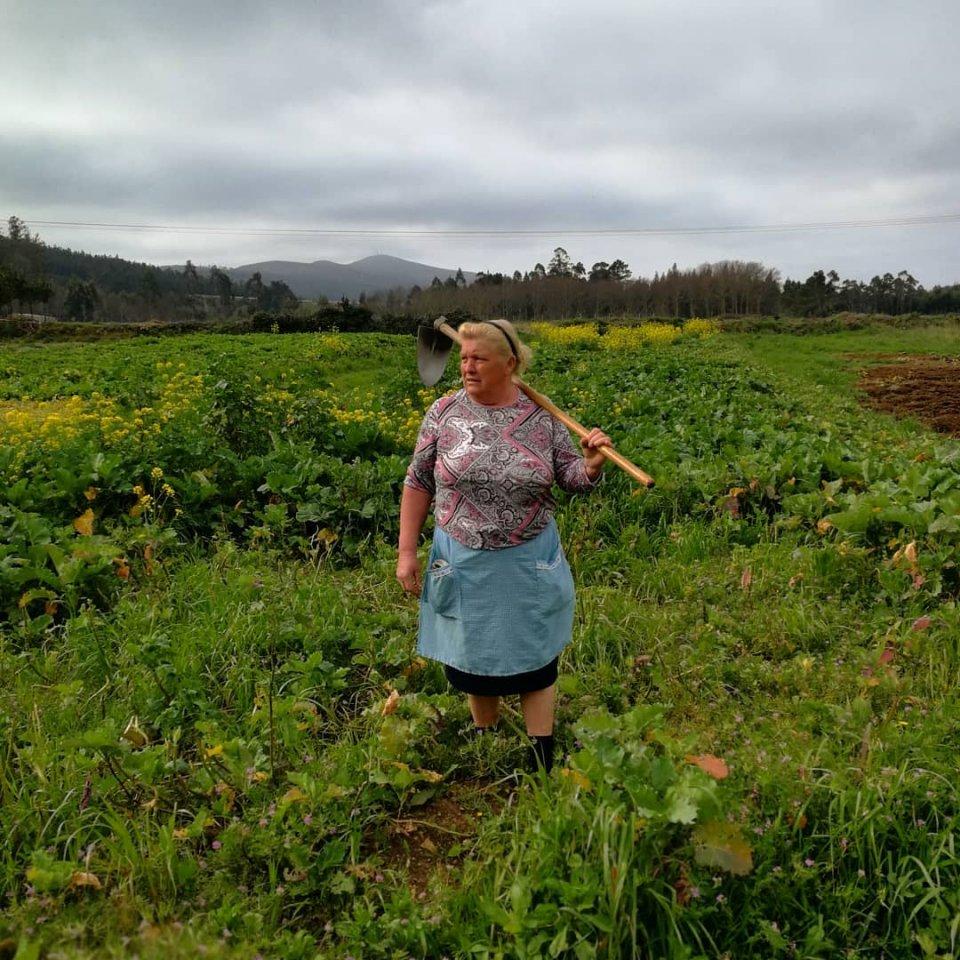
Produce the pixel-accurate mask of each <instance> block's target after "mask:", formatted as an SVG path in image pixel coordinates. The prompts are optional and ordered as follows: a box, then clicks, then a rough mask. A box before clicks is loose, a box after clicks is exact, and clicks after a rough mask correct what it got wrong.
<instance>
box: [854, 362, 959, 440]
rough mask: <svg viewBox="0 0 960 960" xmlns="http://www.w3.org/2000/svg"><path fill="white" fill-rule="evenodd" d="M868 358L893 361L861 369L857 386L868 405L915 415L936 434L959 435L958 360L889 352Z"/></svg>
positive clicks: (895, 413) (906, 414) (905, 414)
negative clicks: (891, 353)
mask: <svg viewBox="0 0 960 960" xmlns="http://www.w3.org/2000/svg"><path fill="white" fill-rule="evenodd" d="M850 359H858V360H861V359H866V357H864V356H863V355H858V356H856V357H853V356H851V357H850ZM871 359H874V360H895V361H896V362H894V363H879V364H877V365H874V366H869V367H866V368H865V369H864V370H863V371H862V372H861V375H860V381H859V383H858V384H857V386H858V388H859V389H860V390H861V391H862V392H863V394H864V402H865V403H866V404H867V405H868V406H870V407H872V408H873V409H874V410H882V411H884V412H885V413H892V414H894V415H896V416H901V417H916V418H917V419H918V420H922V421H923V422H924V423H925V424H926V425H927V426H928V427H932V428H933V429H934V430H936V431H937V432H938V433H945V434H949V435H950V436H954V437H960V359H958V358H955V357H931V356H894V355H890V354H874V355H873V357H872V358H871Z"/></svg>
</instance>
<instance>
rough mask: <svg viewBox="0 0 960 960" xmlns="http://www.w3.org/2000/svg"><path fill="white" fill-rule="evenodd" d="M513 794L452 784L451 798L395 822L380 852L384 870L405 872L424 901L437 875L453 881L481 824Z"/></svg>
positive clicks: (477, 784)
mask: <svg viewBox="0 0 960 960" xmlns="http://www.w3.org/2000/svg"><path fill="white" fill-rule="evenodd" d="M510 789H511V788H510V787H508V786H506V785H504V784H502V783H499V784H492V783H490V782H489V781H483V780H467V781H461V782H459V783H453V784H451V787H450V790H449V791H448V792H447V793H445V794H443V795H442V796H440V797H437V798H436V799H435V800H432V801H431V802H430V803H427V804H424V805H423V806H422V807H415V808H412V809H411V810H410V811H409V813H408V814H407V815H405V816H401V817H398V818H397V819H396V820H394V821H392V822H391V823H390V825H389V827H388V830H387V837H386V844H385V845H381V846H380V847H379V850H378V852H379V854H380V856H381V857H382V859H383V862H384V866H385V867H387V868H388V869H392V870H401V871H403V872H405V873H406V874H407V882H408V883H409V885H410V889H411V890H412V891H413V894H414V896H416V897H418V898H419V899H421V900H422V899H424V898H425V897H426V895H427V890H428V887H429V885H430V880H431V878H433V877H434V875H435V874H437V873H438V872H440V873H441V875H442V879H443V882H445V883H448V882H451V874H452V873H453V871H454V870H455V869H456V868H457V867H459V866H460V864H461V863H462V862H463V860H464V858H465V857H466V856H467V855H468V854H469V853H470V852H471V850H472V848H473V845H474V840H475V838H476V833H477V827H478V826H479V824H480V822H481V820H482V819H483V818H484V817H485V816H489V815H491V814H496V813H498V812H499V811H500V810H501V809H502V807H503V805H504V803H505V802H506V801H507V800H508V798H509V794H510Z"/></svg>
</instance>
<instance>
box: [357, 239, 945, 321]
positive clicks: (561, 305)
mask: <svg viewBox="0 0 960 960" xmlns="http://www.w3.org/2000/svg"><path fill="white" fill-rule="evenodd" d="M462 277H463V274H462V272H460V271H458V275H457V276H456V277H450V278H448V279H447V280H445V281H441V280H440V279H439V278H437V277H434V279H433V282H432V284H431V285H430V286H428V287H426V288H423V289H421V288H420V287H419V286H414V287H413V288H411V289H409V290H407V289H397V290H392V291H390V292H388V293H386V294H382V295H379V296H377V297H367V298H366V302H367V304H368V305H371V306H373V307H374V309H383V310H385V311H387V312H390V313H398V312H401V311H403V310H407V311H409V312H413V313H419V314H423V315H426V316H431V315H436V314H439V313H449V312H450V311H453V310H460V311H464V312H466V313H470V314H472V315H474V316H476V317H484V318H485V317H493V316H501V317H508V318H510V319H511V320H551V319H562V318H564V317H604V316H657V317H673V318H677V319H686V318H689V317H694V316H711V317H712V316H726V317H740V316H747V315H768V316H789V317H824V316H830V315H832V314H834V313H839V312H843V311H851V312H855V313H887V314H893V315H899V314H903V313H912V312H915V313H945V312H951V311H960V284H954V285H952V286H935V287H933V288H931V289H930V290H925V289H924V288H923V287H922V286H921V285H920V284H919V283H918V282H917V280H916V279H915V278H914V277H913V276H912V275H911V274H910V273H909V272H907V271H906V270H902V271H900V273H898V274H897V275H896V276H894V275H893V274H890V273H885V274H883V275H882V276H875V277H873V279H872V280H871V281H870V282H869V283H864V282H862V281H858V280H851V279H848V280H841V279H840V276H839V274H838V273H837V272H836V271H835V270H829V271H823V270H816V271H814V272H813V274H811V276H809V277H808V278H807V279H806V280H803V281H800V280H790V279H787V280H784V281H782V282H781V279H780V274H779V271H777V270H776V269H773V268H771V267H767V266H764V265H763V264H762V263H758V262H756V261H749V262H748V261H742V260H724V261H720V262H718V263H704V264H701V265H700V266H697V267H690V268H687V269H684V270H681V269H680V268H678V266H677V264H676V263H674V264H673V265H672V266H671V267H670V268H669V269H667V270H665V271H664V272H662V273H660V272H657V273H655V274H654V275H653V277H652V278H647V277H637V278H633V274H632V271H631V270H630V267H629V265H628V264H627V263H626V262H625V261H624V260H622V259H614V260H612V261H609V262H607V261H598V262H597V263H594V264H593V266H592V267H590V268H589V269H587V268H586V267H585V266H584V264H583V263H580V262H577V263H574V262H573V261H572V260H571V258H570V256H569V254H568V253H567V251H566V250H565V249H564V248H563V247H557V248H556V249H555V250H554V251H553V256H552V257H551V259H550V261H549V262H548V264H547V265H546V266H544V265H543V264H542V263H537V264H536V265H535V266H534V267H533V269H532V270H529V271H526V272H523V273H521V272H520V271H519V270H515V271H514V272H513V273H512V274H509V273H495V272H486V271H481V272H479V273H478V274H477V277H476V280H475V281H474V283H472V284H469V285H468V284H466V282H464V281H463V279H462Z"/></svg>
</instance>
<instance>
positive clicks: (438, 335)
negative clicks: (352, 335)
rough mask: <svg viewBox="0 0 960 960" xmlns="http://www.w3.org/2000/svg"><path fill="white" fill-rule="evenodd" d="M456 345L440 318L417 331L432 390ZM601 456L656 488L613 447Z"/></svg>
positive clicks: (529, 390)
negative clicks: (431, 324)
mask: <svg viewBox="0 0 960 960" xmlns="http://www.w3.org/2000/svg"><path fill="white" fill-rule="evenodd" d="M454 341H456V342H457V343H460V335H459V334H458V333H457V331H456V330H454V328H453V327H451V326H450V324H449V323H447V318H446V317H437V319H436V320H434V322H433V326H428V325H426V324H424V325H421V326H420V327H419V329H418V330H417V369H418V370H419V371H420V379H421V380H422V381H423V382H424V384H425V385H426V386H428V387H432V386H433V385H434V384H435V383H436V382H437V381H438V380H439V379H440V378H441V377H442V376H443V371H444V368H445V367H446V365H447V357H448V356H449V355H450V351H451V349H453V344H454ZM513 382H514V383H515V384H516V385H517V386H518V387H519V388H520V389H521V390H522V391H523V392H524V393H525V394H526V395H527V396H528V397H529V398H530V399H531V400H532V401H533V402H534V403H535V404H537V406H540V407H543V409H544V410H548V411H549V412H550V413H552V414H553V415H554V416H555V417H556V418H557V419H558V420H559V421H560V422H561V423H562V424H563V425H564V426H565V427H566V428H567V429H568V430H571V431H573V433H575V434H576V435H577V436H578V437H580V438H583V437H585V436H587V434H588V433H589V432H590V431H589V430H587V429H586V428H585V427H584V426H582V425H581V424H579V423H577V421H576V420H574V419H573V417H571V416H569V415H568V414H566V413H564V412H563V411H562V410H561V409H560V408H559V407H557V406H556V405H555V404H554V403H552V402H551V401H550V400H549V399H548V398H547V397H545V396H544V395H543V394H542V393H538V392H537V391H536V390H534V389H533V387H530V386H527V384H525V383H524V382H523V381H522V380H521V379H520V378H519V377H514V378H513ZM600 452H601V453H602V454H603V455H604V456H605V457H606V458H607V459H608V460H609V461H611V462H612V463H615V464H616V465H617V466H618V467H619V468H620V469H621V470H623V471H625V472H626V473H628V474H630V476H631V477H633V479H634V480H636V481H637V483H642V484H643V485H644V486H645V487H652V486H653V477H651V476H650V474H648V473H644V471H643V470H641V469H640V468H639V467H638V466H636V465H635V464H632V463H631V462H630V461H629V460H628V459H627V458H626V457H624V456H623V455H622V454H619V453H617V452H616V450H614V449H613V447H600Z"/></svg>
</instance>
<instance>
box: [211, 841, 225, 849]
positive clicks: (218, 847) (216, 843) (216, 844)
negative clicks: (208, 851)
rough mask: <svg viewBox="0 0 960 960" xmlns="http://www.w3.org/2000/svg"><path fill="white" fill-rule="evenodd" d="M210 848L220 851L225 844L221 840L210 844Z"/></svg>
mask: <svg viewBox="0 0 960 960" xmlns="http://www.w3.org/2000/svg"><path fill="white" fill-rule="evenodd" d="M210 846H211V847H213V849H214V850H219V849H220V848H221V847H222V846H223V844H222V843H221V842H220V841H219V840H214V841H213V843H211V844H210Z"/></svg>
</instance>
